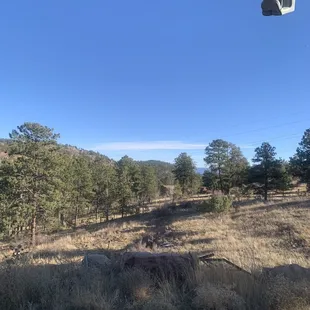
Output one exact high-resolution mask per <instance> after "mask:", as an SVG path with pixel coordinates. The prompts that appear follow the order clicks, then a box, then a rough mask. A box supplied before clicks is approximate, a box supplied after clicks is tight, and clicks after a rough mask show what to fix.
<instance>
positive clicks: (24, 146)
mask: <svg viewBox="0 0 310 310" xmlns="http://www.w3.org/2000/svg"><path fill="white" fill-rule="evenodd" d="M58 137H59V135H57V134H55V133H54V131H53V129H50V128H48V127H46V126H42V125H40V124H38V123H24V124H23V125H21V126H19V127H17V130H13V131H12V133H11V134H10V138H11V140H12V143H11V144H10V146H9V156H10V157H11V159H12V160H11V161H10V163H9V166H7V167H6V168H7V169H6V173H5V174H4V179H5V181H6V182H7V183H8V184H9V185H10V186H9V187H10V190H9V196H10V199H11V201H12V208H13V206H14V210H15V211H14V212H13V213H14V216H15V221H17V222H19V219H20V218H21V217H22V218H23V220H22V221H21V225H27V224H29V225H30V227H31V235H32V244H33V245H35V243H36V230H37V220H40V219H41V218H42V217H43V216H44V214H45V213H47V212H48V211H50V209H51V208H52V207H53V196H54V188H55V179H56V175H55V171H56V169H55V166H56V165H57V162H56V160H55V154H56V152H57V145H56V142H57V139H58ZM13 222H14V221H13ZM15 223H16V222H15ZM18 224H19V223H18Z"/></svg>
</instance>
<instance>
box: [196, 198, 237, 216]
mask: <svg viewBox="0 0 310 310" xmlns="http://www.w3.org/2000/svg"><path fill="white" fill-rule="evenodd" d="M232 202H233V201H232V198H231V197H229V196H215V195H213V196H212V197H211V198H210V199H209V200H207V201H204V202H203V203H202V204H200V205H198V210H199V211H201V212H215V213H222V212H225V211H229V210H230V208H231V206H232Z"/></svg>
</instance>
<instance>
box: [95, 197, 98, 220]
mask: <svg viewBox="0 0 310 310" xmlns="http://www.w3.org/2000/svg"><path fill="white" fill-rule="evenodd" d="M98 211H99V203H98V201H97V202H96V210H95V212H96V222H98Z"/></svg>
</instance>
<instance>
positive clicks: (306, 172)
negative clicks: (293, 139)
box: [290, 128, 310, 191]
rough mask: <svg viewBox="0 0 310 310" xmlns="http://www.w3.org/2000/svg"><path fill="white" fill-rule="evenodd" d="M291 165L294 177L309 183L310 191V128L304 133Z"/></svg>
mask: <svg viewBox="0 0 310 310" xmlns="http://www.w3.org/2000/svg"><path fill="white" fill-rule="evenodd" d="M290 164H291V166H292V170H293V172H294V175H296V176H298V177H300V178H301V181H302V182H305V183H307V189H308V191H310V128H309V129H307V130H306V131H305V132H304V135H303V137H302V139H301V142H300V143H299V147H298V148H297V150H296V154H295V155H294V156H293V158H291V160H290Z"/></svg>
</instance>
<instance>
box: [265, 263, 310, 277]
mask: <svg viewBox="0 0 310 310" xmlns="http://www.w3.org/2000/svg"><path fill="white" fill-rule="evenodd" d="M263 274H266V275H269V276H272V277H276V276H280V275H282V276H284V277H285V278H287V279H289V280H291V281H297V280H303V279H308V280H310V269H309V268H304V267H301V266H299V265H296V264H292V265H284V266H277V267H274V268H264V269H263Z"/></svg>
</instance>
